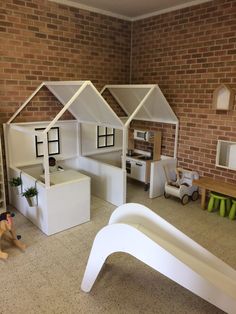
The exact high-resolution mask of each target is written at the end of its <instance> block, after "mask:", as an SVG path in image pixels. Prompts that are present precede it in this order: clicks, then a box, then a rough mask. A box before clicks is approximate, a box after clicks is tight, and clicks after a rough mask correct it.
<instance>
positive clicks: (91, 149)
mask: <svg viewBox="0 0 236 314" xmlns="http://www.w3.org/2000/svg"><path fill="white" fill-rule="evenodd" d="M119 149H120V150H121V149H122V131H121V130H119V129H115V146H112V147H107V148H99V149H98V148H97V126H96V125H93V124H84V123H83V124H81V154H82V155H84V156H86V155H92V154H98V153H102V152H107V151H111V150H119Z"/></svg>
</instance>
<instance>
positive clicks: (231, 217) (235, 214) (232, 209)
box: [229, 200, 236, 220]
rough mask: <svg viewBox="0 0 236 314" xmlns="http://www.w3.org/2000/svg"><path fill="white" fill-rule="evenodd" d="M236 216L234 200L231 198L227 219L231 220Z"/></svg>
mask: <svg viewBox="0 0 236 314" xmlns="http://www.w3.org/2000/svg"><path fill="white" fill-rule="evenodd" d="M235 216H236V200H232V206H231V209H230V212H229V219H231V220H233V219H234V218H235Z"/></svg>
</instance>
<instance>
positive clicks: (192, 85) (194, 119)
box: [132, 0, 236, 183]
mask: <svg viewBox="0 0 236 314" xmlns="http://www.w3.org/2000/svg"><path fill="white" fill-rule="evenodd" d="M132 52H133V55H132V83H144V82H145V83H158V85H159V86H160V88H161V89H162V92H163V93H164V95H165V97H166V98H167V100H168V102H169V104H170V105H171V107H172V109H173V110H174V112H175V113H176V115H177V117H178V119H179V121H180V130H179V147H178V162H179V165H180V166H183V167H185V168H188V169H194V170H197V171H199V173H200V175H205V176H210V177H215V178H217V179H220V180H222V181H228V182H234V183H236V171H233V170H223V169H222V168H219V167H216V166H215V158H216V145H217V140H218V139H221V140H229V141H235V142H236V103H234V109H233V110H231V111H228V112H216V110H214V109H213V108H212V94H213V90H214V89H215V88H217V86H219V84H221V83H227V84H229V85H230V86H231V87H232V88H234V89H236V1H235V0H217V1H211V2H208V3H205V4H202V5H198V6H194V7H189V8H185V9H182V10H178V11H175V12H171V13H167V14H163V15H159V16H155V17H151V18H147V19H144V20H141V21H136V22H135V23H134V24H133V45H132ZM168 129H169V131H168V134H169V135H170V136H169V138H170V137H171V133H170V131H171V128H168ZM165 132H167V131H166V130H165ZM172 136H173V132H172ZM164 140H165V145H164V146H165V149H166V148H167V149H168V147H167V146H166V145H167V144H166V138H165V139H164Z"/></svg>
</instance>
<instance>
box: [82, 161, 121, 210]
mask: <svg viewBox="0 0 236 314" xmlns="http://www.w3.org/2000/svg"><path fill="white" fill-rule="evenodd" d="M79 170H80V171H81V172H84V173H85V174H87V175H88V176H89V177H91V186H92V194H93V195H95V196H98V197H100V198H101V199H104V200H105V201H107V202H110V203H112V204H114V205H117V206H119V205H121V204H124V203H125V202H126V171H125V170H122V169H120V168H117V167H114V166H111V165H108V164H104V163H102V162H99V161H97V160H94V159H91V158H88V157H79Z"/></svg>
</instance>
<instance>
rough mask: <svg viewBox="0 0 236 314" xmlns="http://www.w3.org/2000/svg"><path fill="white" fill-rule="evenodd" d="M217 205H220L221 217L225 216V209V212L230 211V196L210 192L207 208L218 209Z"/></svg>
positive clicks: (210, 210) (210, 209)
mask: <svg viewBox="0 0 236 314" xmlns="http://www.w3.org/2000/svg"><path fill="white" fill-rule="evenodd" d="M219 205H220V216H221V217H224V216H225V210H226V211H227V213H229V212H230V206H231V201H230V198H228V197H227V196H225V195H221V194H216V193H210V200H209V203H208V207H207V210H208V211H209V212H212V211H213V209H218V208H219Z"/></svg>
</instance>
